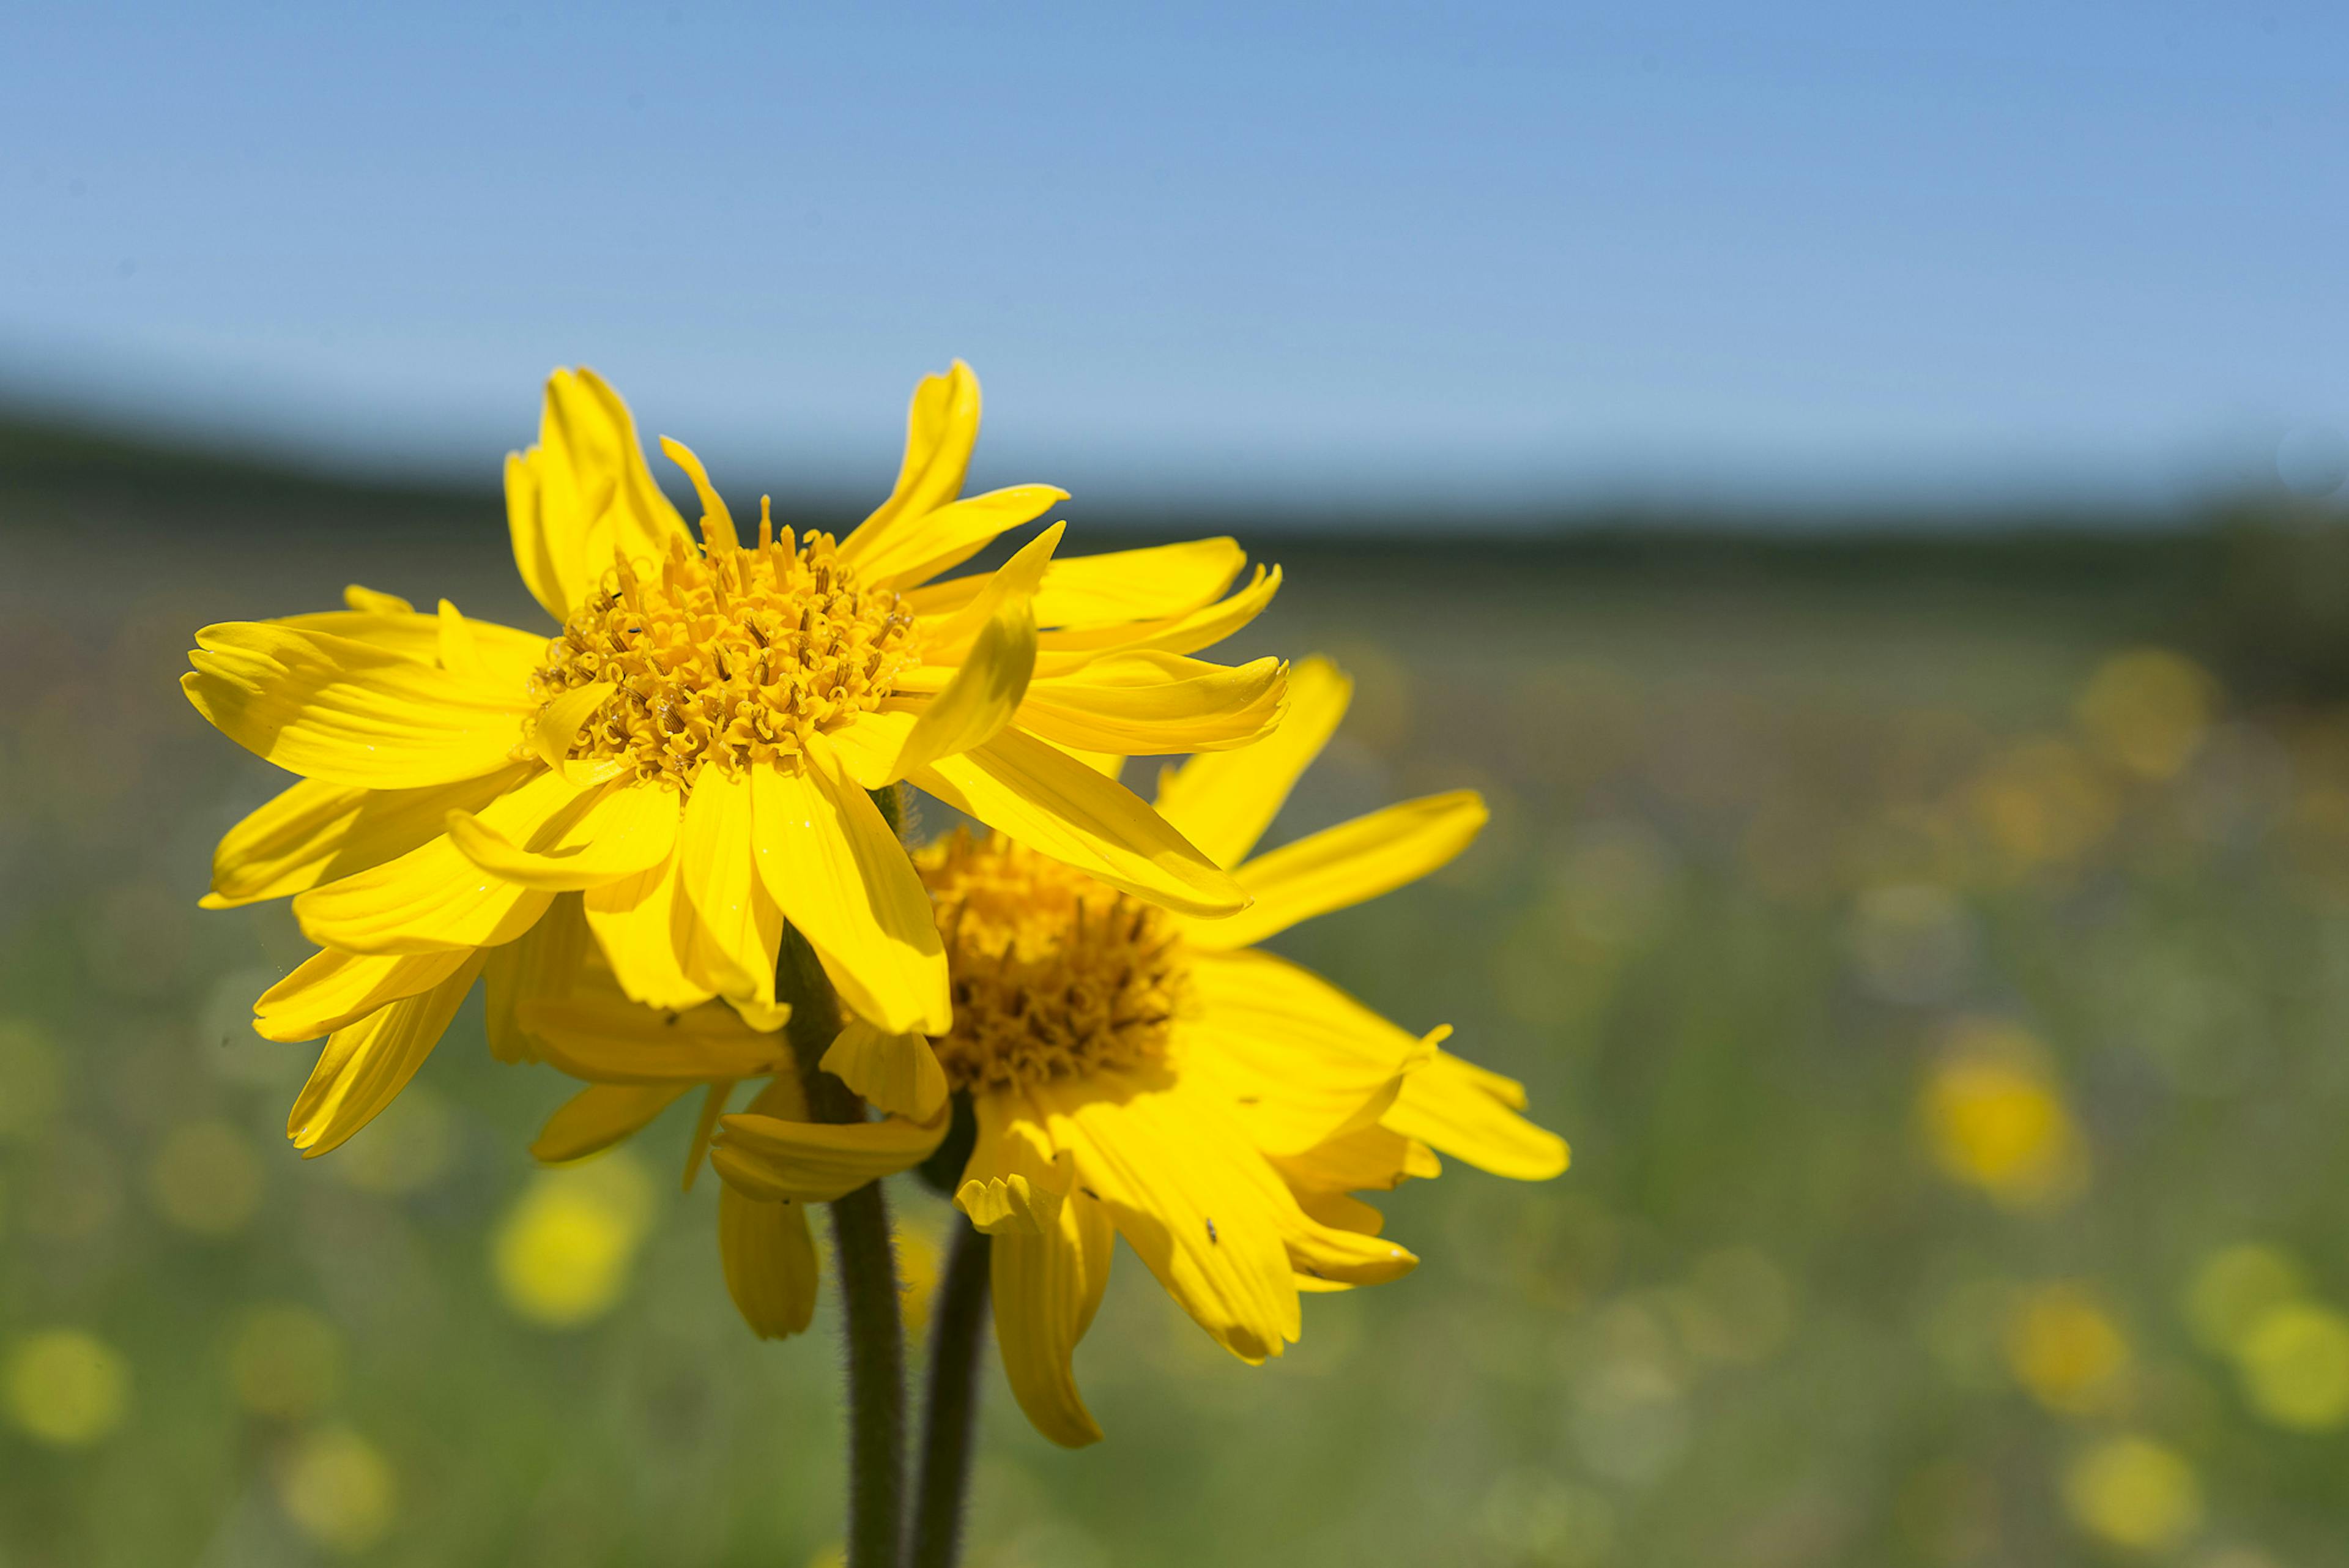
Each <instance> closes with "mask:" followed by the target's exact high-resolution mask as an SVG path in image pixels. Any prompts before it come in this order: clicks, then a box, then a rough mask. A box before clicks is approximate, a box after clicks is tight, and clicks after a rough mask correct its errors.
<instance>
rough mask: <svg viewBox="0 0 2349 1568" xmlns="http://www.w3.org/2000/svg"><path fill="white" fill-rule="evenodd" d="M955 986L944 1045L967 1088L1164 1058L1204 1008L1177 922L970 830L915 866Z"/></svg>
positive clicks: (942, 1057)
mask: <svg viewBox="0 0 2349 1568" xmlns="http://www.w3.org/2000/svg"><path fill="white" fill-rule="evenodd" d="M915 864H916V867H918V868H919V869H920V871H921V874H922V880H923V882H924V883H925V884H926V885H927V887H928V888H929V890H930V898H931V901H932V902H933V903H934V904H935V905H936V909H937V917H938V929H939V930H940V931H941V932H943V933H944V934H945V937H946V943H947V968H948V971H950V973H951V974H952V976H953V994H954V1027H953V1030H952V1031H951V1033H947V1035H945V1036H943V1037H942V1038H940V1039H938V1040H936V1041H935V1042H934V1043H933V1044H935V1046H936V1051H937V1054H938V1061H939V1063H940V1064H941V1065H943V1066H944V1067H945V1068H946V1072H947V1079H948V1081H949V1082H951V1083H952V1084H953V1085H954V1086H955V1087H957V1088H958V1089H968V1090H972V1091H978V1090H987V1089H1004V1088H1011V1087H1016V1086H1019V1085H1027V1084H1035V1083H1041V1082H1048V1081H1050V1080H1054V1079H1063V1078H1071V1077H1077V1076H1081V1075H1086V1074H1090V1073H1095V1072H1102V1071H1107V1070H1113V1069H1117V1068H1131V1067H1140V1066H1145V1065H1148V1064H1151V1063H1154V1062H1156V1061H1159V1060H1162V1059H1163V1058H1164V1056H1165V1054H1166V1048H1167V1036H1168V1034H1169V1033H1170V1031H1171V1030H1172V1029H1173V1027H1174V1022H1175V1020H1176V1019H1177V1018H1178V1017H1179V1016H1180V1015H1181V1014H1182V1013H1183V1012H1185V1008H1186V1007H1187V1006H1188V1004H1189V1002H1190V991H1191V985H1190V976H1189V971H1188V967H1187V964H1186V962H1185V954H1184V950H1183V943H1182V939H1181V938H1180V936H1179V935H1178V934H1177V933H1176V931H1175V929H1174V923H1173V921H1172V920H1171V919H1169V918H1168V917H1167V916H1166V914H1165V913H1164V911H1162V910H1160V909H1156V908H1154V907H1153V906H1152V905H1149V904H1145V903H1143V902H1142V901H1141V900H1139V899H1137V898H1129V897H1127V896H1126V895H1125V894H1123V893H1121V892H1119V891H1117V889H1115V888H1111V887H1108V886H1106V885H1105V884H1103V883H1101V882H1097V881H1095V880H1093V879H1092V877H1087V876H1085V875H1084V874H1083V873H1082V872H1080V871H1075V870H1072V869H1071V868H1070V867H1066V866H1063V865H1061V863H1060V862H1059V861H1057V860H1052V859H1050V858H1047V857H1044V856H1041V855H1039V854H1037V853H1035V852H1034V851H1033V850H1030V849H1027V848H1025V847H1022V846H1019V845H1017V844H1014V843H1012V842H1011V841H1010V840H1009V839H1007V838H1005V837H1004V836H1002V835H1000V834H996V835H993V836H989V837H987V838H976V837H973V836H971V835H969V834H968V833H956V834H953V835H950V836H947V837H946V838H944V839H941V840H940V841H939V842H938V843H936V844H935V845H932V846H930V847H929V848H927V849H925V850H923V851H921V852H920V853H919V854H917V855H916V857H915Z"/></svg>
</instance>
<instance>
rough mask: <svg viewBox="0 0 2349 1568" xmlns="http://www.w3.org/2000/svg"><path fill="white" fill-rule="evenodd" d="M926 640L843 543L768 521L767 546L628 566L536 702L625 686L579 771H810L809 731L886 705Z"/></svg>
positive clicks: (592, 722) (602, 587) (587, 730)
mask: <svg viewBox="0 0 2349 1568" xmlns="http://www.w3.org/2000/svg"><path fill="white" fill-rule="evenodd" d="M913 629H914V618H913V616H912V615H911V614H910V613H909V612H908V611H906V610H905V608H904V607H902V606H901V604H900V601H899V597H898V596H897V595H896V594H895V593H892V592H887V591H878V592H875V591H871V590H866V589H863V588H860V587H858V586H857V584H856V577H855V573H854V571H853V570H852V569H851V568H850V567H849V566H848V564H847V563H846V562H844V561H843V560H842V559H841V558H840V556H839V551H838V547H837V545H836V544H835V542H834V541H833V536H832V535H829V534H822V533H812V534H810V535H807V537H806V539H805V541H804V543H802V542H801V541H800V540H799V539H798V538H797V537H795V536H794V535H793V533H792V530H791V529H789V528H785V529H784V530H783V531H782V533H781V536H780V537H778V536H776V535H774V533H773V528H772V524H771V523H770V522H769V520H768V519H766V518H765V517H763V516H762V517H761V520H760V524H759V542H758V543H757V544H756V545H745V546H742V547H740V548H728V547H723V546H721V547H718V548H714V549H710V550H708V551H706V552H705V551H703V550H700V549H698V548H696V547H695V546H694V545H691V544H689V543H688V542H687V541H685V540H684V539H682V538H678V539H672V540H671V541H670V545H669V549H668V553H667V555H666V556H663V557H662V558H661V559H660V560H658V561H657V562H653V561H647V560H643V559H637V560H634V561H632V560H630V559H629V558H628V557H627V556H626V555H625V554H616V555H615V556H614V557H613V562H612V566H611V567H610V568H609V569H608V570H606V571H605V574H604V576H603V578H602V580H601V581H600V582H599V583H598V584H597V585H596V587H595V592H594V593H592V594H590V595H589V596H588V598H587V602H586V603H585V604H584V605H582V606H581V607H579V609H578V610H577V611H576V612H574V614H573V615H572V617H571V618H570V619H569V620H567V621H565V622H564V627H563V632H562V635H560V636H559V637H557V638H555V639H554V641H553V642H551V643H550V644H548V648H547V663H546V664H545V665H544V666H543V667H542V668H541V669H540V670H538V672H537V673H536V674H535V675H534V676H533V678H532V694H533V696H534V697H535V698H537V699H538V700H539V701H540V703H541V704H542V706H543V705H544V704H546V703H549V702H552V701H554V700H555V699H556V698H558V697H560V696H562V695H563V694H564V692H566V691H574V690H576V689H578V688H580V687H584V686H590V685H594V684H596V683H597V682H616V690H615V691H613V693H612V695H611V696H610V697H609V698H608V699H606V700H605V702H604V704H603V706H602V707H600V708H599V709H597V710H596V711H595V712H594V713H592V714H591V715H589V717H588V719H587V721H586V722H585V723H584V724H582V725H581V726H580V728H579V732H578V735H577V737H576V738H575V739H574V741H573V742H572V744H571V751H570V755H571V756H572V757H574V758H575V759H585V760H597V761H600V760H605V759H610V758H627V759H630V760H633V761H634V762H635V763H636V769H637V772H638V774H640V775H642V776H643V777H646V778H648V779H666V780H670V781H673V782H675V783H677V784H683V785H690V784H692V782H693V780H694V779H695V777H696V776H697V775H698V774H699V773H700V771H701V770H702V768H703V767H705V766H707V765H710V764H713V763H714V764H715V765H717V766H719V767H720V768H723V769H726V770H728V771H730V772H731V771H739V770H740V769H744V768H748V767H750V766H753V765H762V764H770V763H771V764H776V765H780V766H782V767H785V768H796V767H798V766H799V765H800V759H801V758H802V756H803V755H804V754H805V753H806V751H807V744H808V737H809V736H810V735H812V734H814V733H817V732H823V731H828V730H833V729H837V728H839V727H840V726H842V725H843V724H845V723H847V722H850V721H851V720H853V719H854V718H855V717H856V716H857V715H858V714H860V713H864V712H869V711H872V710H873V709H874V708H875V707H878V706H879V705H880V702H881V700H882V699H883V698H885V697H886V696H887V695H888V694H889V691H890V687H891V683H892V682H893V681H894V680H895V678H896V676H897V674H898V673H899V672H900V671H901V670H904V669H905V666H906V665H908V664H910V663H912V662H913V660H914V655H913V653H912V650H911V649H910V647H909V644H910V642H911V640H912V637H913Z"/></svg>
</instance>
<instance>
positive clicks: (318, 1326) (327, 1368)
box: [228, 1303, 343, 1420]
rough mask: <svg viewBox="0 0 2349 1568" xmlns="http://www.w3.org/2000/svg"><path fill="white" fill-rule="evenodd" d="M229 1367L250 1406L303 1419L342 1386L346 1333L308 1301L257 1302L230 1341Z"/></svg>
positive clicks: (242, 1400) (242, 1399) (232, 1379)
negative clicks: (307, 1305) (298, 1302)
mask: <svg viewBox="0 0 2349 1568" xmlns="http://www.w3.org/2000/svg"><path fill="white" fill-rule="evenodd" d="M228 1373H229V1383H230V1386H232V1387H233V1388H234V1389H235V1390H236V1397H237V1402H238V1403H239V1404H241V1405H243V1407H245V1408H246V1409H248V1410H250V1411H252V1412H253V1413H254V1415H256V1416H274V1417H277V1418H279V1419H281V1420H299V1419H301V1418H302V1417H305V1416H310V1415H314V1414H316V1412H317V1411H318V1410H320V1409H322V1408H324V1407H326V1405H327V1404H329V1403H330V1402H332V1400H333V1399H334V1398H335V1397H336V1395H337V1394H338V1393H340V1392H341V1391H342V1386H343V1336H342V1334H341V1333H340V1332H338V1331H337V1330H336V1327H335V1325H334V1324H330V1323H328V1322H327V1321H326V1319H325V1318H322V1317H320V1316H319V1315H318V1314H316V1313H315V1312H312V1311H311V1310H310V1309H309V1308H307V1307H305V1306H300V1305H296V1304H294V1303H276V1304H271V1305H265V1306H257V1307H254V1308H253V1309H252V1310H251V1311H250V1312H248V1313H246V1314H245V1315H244V1321H243V1323H242V1324H240V1325H239V1326H238V1328H237V1331H236V1337H235V1338H234V1339H233V1340H232V1341H231V1342H230V1345H229V1353H228Z"/></svg>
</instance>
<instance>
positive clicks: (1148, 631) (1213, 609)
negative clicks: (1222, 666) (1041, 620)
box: [1037, 566, 1280, 675]
mask: <svg viewBox="0 0 2349 1568" xmlns="http://www.w3.org/2000/svg"><path fill="white" fill-rule="evenodd" d="M1279 591H1280V568H1279V567H1278V566H1275V567H1273V568H1272V569H1271V570H1270V571H1269V572H1268V571H1266V570H1265V569H1264V568H1263V567H1262V566H1258V567H1257V573H1256V576H1255V577H1254V578H1252V579H1251V580H1250V581H1249V583H1248V586H1247V587H1244V588H1242V589H1241V590H1240V591H1239V592H1238V593H1236V594H1234V595H1233V596H1232V597H1229V598H1227V599H1219V600H1217V601H1216V603H1214V604H1210V605H1202V606H1201V607H1198V608H1197V609H1195V610H1191V611H1189V612H1187V613H1185V614H1183V615H1179V616H1169V617H1168V618H1165V619H1164V620H1148V621H1129V622H1126V623H1125V624H1123V625H1112V626H1096V627H1082V628H1077V627H1071V628H1064V629H1062V630H1059V631H1048V632H1046V633H1044V635H1043V636H1042V638H1041V639H1039V641H1040V647H1041V648H1042V649H1043V652H1042V654H1041V655H1040V657H1039V659H1038V661H1037V673H1038V674H1040V675H1058V674H1062V673H1064V672H1065V670H1066V669H1068V668H1073V667H1074V666H1075V665H1078V664H1081V663H1083V661H1084V660H1085V659H1087V658H1090V657H1092V656H1093V655H1096V654H1100V653H1104V652H1117V651H1127V652H1134V651H1140V650H1142V649H1157V650H1158V651H1159V652H1161V653H1196V652H1197V651H1198V650H1199V649H1203V648H1207V647H1211V646H1213V645H1214V644H1216V643H1218V642H1221V641H1223V640H1224V639H1226V638H1227V637H1229V636H1231V635H1232V633H1234V632H1236V631H1237V630H1239V629H1240V628H1242V627H1244V626H1246V625H1247V623H1248V622H1250V621H1252V620H1254V619H1255V618H1257V616H1259V615H1262V614H1263V613H1264V610H1265V607H1266V606H1268V605H1269V604H1271V603H1272V597H1273V596H1274V595H1275V594H1277V593H1278V592H1279Z"/></svg>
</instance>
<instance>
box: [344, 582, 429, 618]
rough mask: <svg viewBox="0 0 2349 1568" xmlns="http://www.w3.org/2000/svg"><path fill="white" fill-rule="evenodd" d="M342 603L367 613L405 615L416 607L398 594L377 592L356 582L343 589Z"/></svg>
mask: <svg viewBox="0 0 2349 1568" xmlns="http://www.w3.org/2000/svg"><path fill="white" fill-rule="evenodd" d="M343 603H345V604H347V605H348V606H350V607H351V608H353V609H355V610H358V611H360V612H362V613H364V614H367V615H407V614H409V613H410V612H412V611H413V610H414V609H415V608H416V607H415V606H414V605H412V604H409V602H408V601H407V600H406V599H404V598H401V597H399V596H398V594H385V593H378V592H377V591H376V590H375V589H373V588H369V587H360V586H359V585H358V584H357V583H352V584H350V585H349V586H347V587H345V588H344V589H343Z"/></svg>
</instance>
